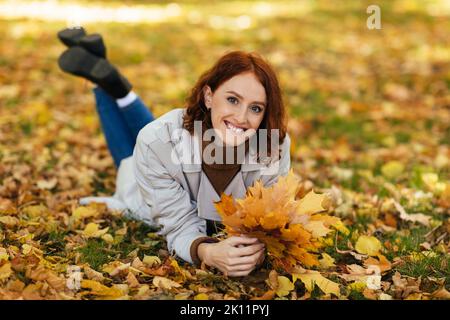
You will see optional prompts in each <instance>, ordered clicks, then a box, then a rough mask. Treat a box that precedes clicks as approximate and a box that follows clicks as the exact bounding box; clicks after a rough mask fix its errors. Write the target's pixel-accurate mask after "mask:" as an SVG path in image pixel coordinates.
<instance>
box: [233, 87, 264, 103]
mask: <svg viewBox="0 0 450 320" xmlns="http://www.w3.org/2000/svg"><path fill="white" fill-rule="evenodd" d="M226 92H228V93H232V94H235V95H237V96H238V97H239V98H241V99H244V97H242V96H241V95H240V94H239V93H237V92H234V91H231V90H229V91H226ZM252 103H257V104H262V105H263V106H264V107H265V106H266V104H265V103H264V102H260V101H253V102H252Z"/></svg>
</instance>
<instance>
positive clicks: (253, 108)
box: [227, 97, 262, 113]
mask: <svg viewBox="0 0 450 320" xmlns="http://www.w3.org/2000/svg"><path fill="white" fill-rule="evenodd" d="M227 100H228V102H230V103H231V104H236V103H237V102H239V101H238V99H236V98H235V97H228V98H227ZM251 108H252V110H253V111H254V112H255V113H259V112H261V111H262V108H261V107H259V106H257V105H254V106H252V107H251Z"/></svg>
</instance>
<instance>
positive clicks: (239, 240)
mask: <svg viewBox="0 0 450 320" xmlns="http://www.w3.org/2000/svg"><path fill="white" fill-rule="evenodd" d="M225 241H227V242H228V244H230V245H232V246H238V245H241V244H246V245H248V244H254V243H256V242H258V239H257V238H249V237H244V236H241V237H238V236H233V237H230V238H228V239H226V240H225Z"/></svg>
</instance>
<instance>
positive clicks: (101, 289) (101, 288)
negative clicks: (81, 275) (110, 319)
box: [81, 280, 124, 299]
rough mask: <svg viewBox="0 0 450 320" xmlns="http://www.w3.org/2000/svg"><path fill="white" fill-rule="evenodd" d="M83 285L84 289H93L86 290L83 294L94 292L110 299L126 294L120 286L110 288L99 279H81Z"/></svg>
mask: <svg viewBox="0 0 450 320" xmlns="http://www.w3.org/2000/svg"><path fill="white" fill-rule="evenodd" d="M81 287H82V288H84V289H91V291H88V292H84V293H83V294H93V295H96V296H103V297H107V298H110V299H115V298H119V297H121V296H123V295H124V293H123V291H122V290H120V289H118V288H114V287H112V288H109V287H107V286H105V285H103V284H101V283H100V282H98V281H94V280H83V281H81Z"/></svg>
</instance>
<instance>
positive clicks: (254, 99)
mask: <svg viewBox="0 0 450 320" xmlns="http://www.w3.org/2000/svg"><path fill="white" fill-rule="evenodd" d="M204 95H205V104H206V107H207V108H208V109H211V121H212V125H213V128H214V129H215V131H216V133H217V134H218V135H219V137H220V138H221V139H222V141H223V142H224V143H225V144H226V145H227V146H237V145H240V144H241V143H243V142H245V140H246V139H248V138H249V137H250V136H252V135H253V134H254V133H256V130H257V129H258V128H259V125H260V124H261V122H262V120H263V118H264V113H265V109H266V91H265V89H264V87H263V85H262V84H261V82H260V81H259V80H258V78H257V77H256V76H255V74H254V73H252V72H246V73H241V74H238V75H236V76H234V77H232V78H230V79H228V80H227V81H225V82H224V83H222V84H221V85H220V86H219V87H218V88H217V89H216V91H215V92H214V93H213V92H212V91H211V88H210V87H209V86H206V87H205V89H204Z"/></svg>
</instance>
